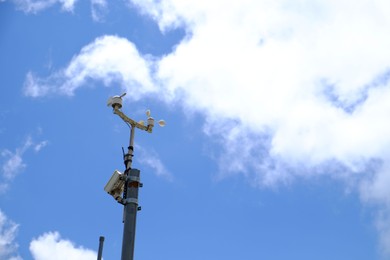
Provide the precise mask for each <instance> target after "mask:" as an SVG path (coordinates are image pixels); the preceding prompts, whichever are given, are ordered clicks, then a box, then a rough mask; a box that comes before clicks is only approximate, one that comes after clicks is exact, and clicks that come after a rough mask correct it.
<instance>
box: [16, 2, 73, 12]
mask: <svg viewBox="0 0 390 260" xmlns="http://www.w3.org/2000/svg"><path fill="white" fill-rule="evenodd" d="M12 1H13V2H14V3H15V5H16V6H17V8H18V9H20V10H22V11H23V12H25V13H33V14H36V13H38V12H40V11H43V10H45V9H47V8H49V7H51V6H53V5H55V4H61V6H62V10H64V11H66V12H73V9H74V5H75V3H76V1H77V0H12Z"/></svg>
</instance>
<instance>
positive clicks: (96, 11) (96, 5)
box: [91, 0, 108, 22]
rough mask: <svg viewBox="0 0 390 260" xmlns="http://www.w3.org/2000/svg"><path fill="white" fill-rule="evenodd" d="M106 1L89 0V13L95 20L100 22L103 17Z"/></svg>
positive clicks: (105, 10) (105, 11)
mask: <svg viewBox="0 0 390 260" xmlns="http://www.w3.org/2000/svg"><path fill="white" fill-rule="evenodd" d="M107 8H108V6H107V1H106V0H91V15H92V19H93V20H94V21H95V22H100V21H102V20H103V19H104V16H105V14H106V13H107Z"/></svg>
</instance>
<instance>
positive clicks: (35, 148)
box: [34, 140, 49, 152]
mask: <svg viewBox="0 0 390 260" xmlns="http://www.w3.org/2000/svg"><path fill="white" fill-rule="evenodd" d="M48 144H49V141H47V140H45V141H42V142H39V143H38V144H36V145H34V150H35V151H36V152H39V151H40V150H42V149H43V148H44V147H45V146H47V145H48Z"/></svg>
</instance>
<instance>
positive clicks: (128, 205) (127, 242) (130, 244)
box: [121, 127, 140, 260]
mask: <svg viewBox="0 0 390 260" xmlns="http://www.w3.org/2000/svg"><path fill="white" fill-rule="evenodd" d="M134 130H135V129H134V127H131V133H130V145H129V148H128V152H127V154H125V156H124V161H125V165H126V171H125V175H126V182H125V188H124V193H123V197H124V212H123V214H124V216H123V222H124V227H123V240H122V258H121V259H122V260H133V259H134V241H135V225H136V220H137V211H138V187H139V186H140V171H139V170H137V169H131V163H132V160H133V152H134Z"/></svg>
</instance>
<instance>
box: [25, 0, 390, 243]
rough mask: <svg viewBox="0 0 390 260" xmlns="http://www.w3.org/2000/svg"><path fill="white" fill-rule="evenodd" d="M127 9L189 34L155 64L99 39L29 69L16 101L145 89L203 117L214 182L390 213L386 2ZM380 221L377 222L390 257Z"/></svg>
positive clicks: (121, 43)
mask: <svg viewBox="0 0 390 260" xmlns="http://www.w3.org/2000/svg"><path fill="white" fill-rule="evenodd" d="M131 3H132V4H133V5H134V6H136V7H137V8H138V9H139V10H140V12H142V13H143V14H145V15H149V16H150V17H152V18H153V19H154V20H155V21H156V23H158V24H159V26H160V28H161V30H162V31H167V30H172V29H175V28H177V27H181V28H183V29H184V30H185V32H186V36H185V37H184V38H183V39H182V40H181V42H180V43H179V44H178V45H177V46H176V47H175V49H174V50H173V51H172V52H171V53H169V54H167V55H165V56H162V57H150V56H142V55H140V54H139V53H138V51H137V49H136V47H135V46H134V45H133V44H132V43H131V42H129V41H128V40H126V39H124V38H119V37H116V36H104V37H100V38H98V39H96V40H95V41H94V42H92V43H91V44H89V45H87V46H86V47H84V48H83V49H82V50H81V52H80V53H79V54H78V55H76V56H75V57H74V58H73V59H72V60H71V61H70V63H69V65H68V66H67V67H66V68H64V69H63V70H60V71H58V72H57V73H55V74H53V75H52V76H50V77H48V78H39V77H38V76H36V75H34V74H33V73H31V72H30V73H29V74H28V75H27V79H26V82H25V88H24V91H25V94H26V95H28V96H32V97H38V96H43V95H53V94H54V93H61V94H65V95H72V94H74V92H75V90H76V89H78V88H80V87H82V86H85V85H86V84H85V83H86V81H87V80H99V81H102V82H103V83H104V84H105V85H106V86H110V85H113V83H116V84H120V85H122V86H125V88H127V90H128V92H130V91H131V92H132V93H134V96H133V98H136V99H138V98H141V97H142V96H143V95H145V94H150V93H154V94H155V95H156V96H157V97H158V98H162V99H164V100H165V101H166V102H172V101H176V102H180V103H181V104H182V105H183V107H185V109H190V110H193V111H196V112H199V113H202V114H203V115H204V116H205V125H204V131H205V133H206V134H207V135H208V136H210V140H213V141H215V142H217V143H218V144H219V146H220V148H221V149H220V151H219V156H217V157H216V159H217V160H218V162H219V164H220V166H221V169H222V168H223V169H226V170H224V171H221V176H220V177H221V178H222V177H224V176H225V175H222V172H224V174H244V175H245V176H247V177H248V178H250V179H251V180H252V182H253V183H254V185H259V186H272V185H277V184H279V183H286V182H287V183H289V182H291V181H293V180H294V179H296V178H301V177H304V178H308V177H311V176H321V175H326V176H330V177H331V178H335V179H340V180H343V181H344V182H345V183H346V184H347V185H349V186H352V187H353V188H355V189H356V190H357V191H358V192H359V194H360V196H361V199H362V201H363V202H366V203H369V204H376V203H377V204H380V205H381V207H382V209H384V210H389V209H390V204H389V201H390V194H389V192H388V189H386V187H389V186H390V168H389V167H388V165H389V163H390V156H389V154H390V151H389V149H390V135H389V134H388V133H389V132H390V120H388V115H389V114H390V102H389V100H390V52H389V51H388V46H390V32H389V30H388V28H389V27H390V2H388V1H387V0H376V1H371V0H357V1H355V2H354V4H353V5H352V6H351V4H350V3H347V2H340V1H336V0H316V1H312V0H303V1H299V2H294V3H292V2H291V1H288V0H279V1H256V0H244V1H240V2H235V1H228V2H227V1H222V0H219V1H218V0H216V1H205V2H199V1H195V0H188V1H181V0H167V1H157V0H142V1H140V0H133V1H131ZM221 10H223V12H222V11H221ZM156 167H157V166H156ZM387 215H388V214H387ZM387 215H386V214H382V215H378V221H377V222H378V223H379V224H378V225H377V226H378V230H379V231H380V232H381V234H383V236H382V241H383V244H384V245H385V246H384V247H385V248H388V249H390V239H389V238H388V237H389V234H390V231H388V230H390V228H387V227H386V226H384V224H382V223H385V222H386V221H383V219H386V218H384V217H383V216H387ZM389 251H390V250H389Z"/></svg>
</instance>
